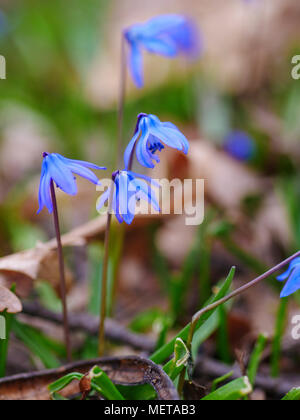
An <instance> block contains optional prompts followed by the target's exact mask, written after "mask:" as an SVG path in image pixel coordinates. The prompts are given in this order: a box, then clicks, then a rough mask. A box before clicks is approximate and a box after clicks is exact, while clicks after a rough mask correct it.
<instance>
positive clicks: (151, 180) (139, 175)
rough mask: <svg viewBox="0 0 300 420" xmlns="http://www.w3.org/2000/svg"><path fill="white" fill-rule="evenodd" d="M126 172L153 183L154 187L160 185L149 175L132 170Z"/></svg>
mask: <svg viewBox="0 0 300 420" xmlns="http://www.w3.org/2000/svg"><path fill="white" fill-rule="evenodd" d="M127 172H128V173H129V174H130V175H132V176H133V177H135V178H141V179H144V180H145V181H147V182H149V184H151V185H153V186H154V187H157V188H160V187H161V186H160V184H159V183H158V182H156V181H155V180H154V179H152V178H150V177H149V176H146V175H141V174H137V173H135V172H132V171H127Z"/></svg>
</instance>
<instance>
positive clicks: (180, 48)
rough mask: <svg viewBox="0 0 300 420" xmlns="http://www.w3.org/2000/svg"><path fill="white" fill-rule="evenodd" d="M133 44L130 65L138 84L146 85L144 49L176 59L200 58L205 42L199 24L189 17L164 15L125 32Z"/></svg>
mask: <svg viewBox="0 0 300 420" xmlns="http://www.w3.org/2000/svg"><path fill="white" fill-rule="evenodd" d="M124 35H125V39H126V40H127V42H128V44H129V46H130V56H129V67H130V71H131V75H132V78H133V80H134V82H135V84H136V86H137V87H139V88H141V87H143V85H144V75H143V55H142V53H143V49H144V50H146V51H148V52H149V53H152V54H159V55H163V56H165V57H168V58H174V57H177V56H179V55H184V56H187V57H190V58H196V57H198V56H199V53H200V51H201V49H202V45H201V44H202V41H201V37H200V34H199V31H198V30H197V28H196V26H195V24H194V23H193V22H192V21H191V20H190V19H188V18H186V17H185V16H181V15H176V14H173V15H161V16H157V17H155V18H153V19H151V20H149V21H148V22H146V23H143V24H136V25H133V26H131V27H130V28H128V29H127V30H126V31H125V34H124Z"/></svg>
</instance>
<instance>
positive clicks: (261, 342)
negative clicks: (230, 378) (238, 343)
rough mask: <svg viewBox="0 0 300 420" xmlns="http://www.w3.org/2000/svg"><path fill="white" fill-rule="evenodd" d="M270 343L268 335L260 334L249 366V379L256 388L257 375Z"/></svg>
mask: <svg viewBox="0 0 300 420" xmlns="http://www.w3.org/2000/svg"><path fill="white" fill-rule="evenodd" d="M267 341H268V337H267V335H264V334H260V336H259V337H258V340H257V343H256V346H255V349H254V351H253V353H252V355H251V358H250V362H249V366H248V377H249V380H250V383H251V385H252V386H253V387H254V385H255V381H256V375H257V372H258V368H259V365H260V362H261V357H262V354H263V352H264V350H265V348H266V344H267Z"/></svg>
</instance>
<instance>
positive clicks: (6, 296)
mask: <svg viewBox="0 0 300 420" xmlns="http://www.w3.org/2000/svg"><path fill="white" fill-rule="evenodd" d="M4 311H7V312H8V313H9V314H17V313H19V312H21V311H22V304H21V302H20V300H19V299H18V298H17V296H16V295H15V294H14V293H13V292H11V291H10V290H8V289H7V288H6V287H3V286H0V313H1V312H4Z"/></svg>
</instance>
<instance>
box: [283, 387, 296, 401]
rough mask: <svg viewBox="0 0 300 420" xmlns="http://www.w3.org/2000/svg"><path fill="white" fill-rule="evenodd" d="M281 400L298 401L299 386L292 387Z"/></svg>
mask: <svg viewBox="0 0 300 420" xmlns="http://www.w3.org/2000/svg"><path fill="white" fill-rule="evenodd" d="M282 401H300V388H293V389H291V390H290V392H289V393H288V394H287V395H286V396H285V397H284V398H283V399H282Z"/></svg>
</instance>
